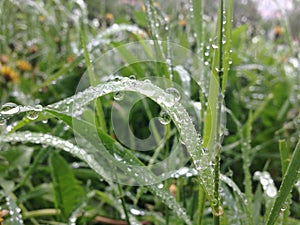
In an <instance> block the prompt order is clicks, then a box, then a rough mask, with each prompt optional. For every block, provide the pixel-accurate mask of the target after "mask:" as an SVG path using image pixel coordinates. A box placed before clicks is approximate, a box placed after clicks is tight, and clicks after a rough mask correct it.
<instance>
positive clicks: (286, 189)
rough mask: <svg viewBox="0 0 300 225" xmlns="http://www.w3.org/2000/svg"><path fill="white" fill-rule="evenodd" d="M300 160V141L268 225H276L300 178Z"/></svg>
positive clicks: (267, 222)
mask: <svg viewBox="0 0 300 225" xmlns="http://www.w3.org/2000/svg"><path fill="white" fill-rule="evenodd" d="M299 159H300V141H298V143H297V145H296V148H295V150H294V153H293V155H292V158H291V162H290V163H289V166H288V168H287V170H286V173H285V175H284V177H283V180H282V183H281V185H280V189H279V192H278V194H277V197H276V200H275V202H274V204H273V207H272V209H271V211H270V213H269V215H268V219H267V221H266V225H274V224H275V222H276V220H277V218H278V216H279V214H280V212H281V209H282V208H283V207H284V204H285V202H286V200H287V199H288V196H289V194H290V192H291V190H292V188H293V186H294V185H295V183H296V181H297V179H298V177H299V176H298V174H299V171H300V162H299Z"/></svg>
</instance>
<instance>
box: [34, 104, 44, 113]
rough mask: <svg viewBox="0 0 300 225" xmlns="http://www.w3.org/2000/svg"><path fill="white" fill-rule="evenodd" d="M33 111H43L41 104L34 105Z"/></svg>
mask: <svg viewBox="0 0 300 225" xmlns="http://www.w3.org/2000/svg"><path fill="white" fill-rule="evenodd" d="M34 111H36V112H41V111H43V106H41V105H36V106H35V108H34Z"/></svg>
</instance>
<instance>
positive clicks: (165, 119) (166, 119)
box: [158, 111, 171, 125]
mask: <svg viewBox="0 0 300 225" xmlns="http://www.w3.org/2000/svg"><path fill="white" fill-rule="evenodd" d="M158 120H159V122H160V123H161V124H163V125H167V124H169V123H170V122H171V117H170V115H169V114H168V113H167V112H166V111H161V112H160V114H159V118H158Z"/></svg>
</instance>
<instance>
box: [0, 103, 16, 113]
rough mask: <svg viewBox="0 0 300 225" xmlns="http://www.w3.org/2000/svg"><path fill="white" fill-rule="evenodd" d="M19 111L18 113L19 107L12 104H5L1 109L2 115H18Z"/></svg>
mask: <svg viewBox="0 0 300 225" xmlns="http://www.w3.org/2000/svg"><path fill="white" fill-rule="evenodd" d="M19 111H20V107H19V106H18V105H17V104H15V103H13V102H8V103H5V104H4V105H2V107H1V114H2V115H13V114H16V113H18V112H19Z"/></svg>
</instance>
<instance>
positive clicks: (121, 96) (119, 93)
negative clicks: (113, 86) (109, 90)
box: [114, 91, 125, 101]
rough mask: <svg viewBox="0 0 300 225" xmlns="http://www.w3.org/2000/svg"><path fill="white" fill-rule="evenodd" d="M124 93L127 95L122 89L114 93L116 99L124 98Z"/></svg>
mask: <svg viewBox="0 0 300 225" xmlns="http://www.w3.org/2000/svg"><path fill="white" fill-rule="evenodd" d="M124 95H125V94H124V92H122V91H116V92H115V93H114V99H115V100H116V101H122V100H123V99H124Z"/></svg>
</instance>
